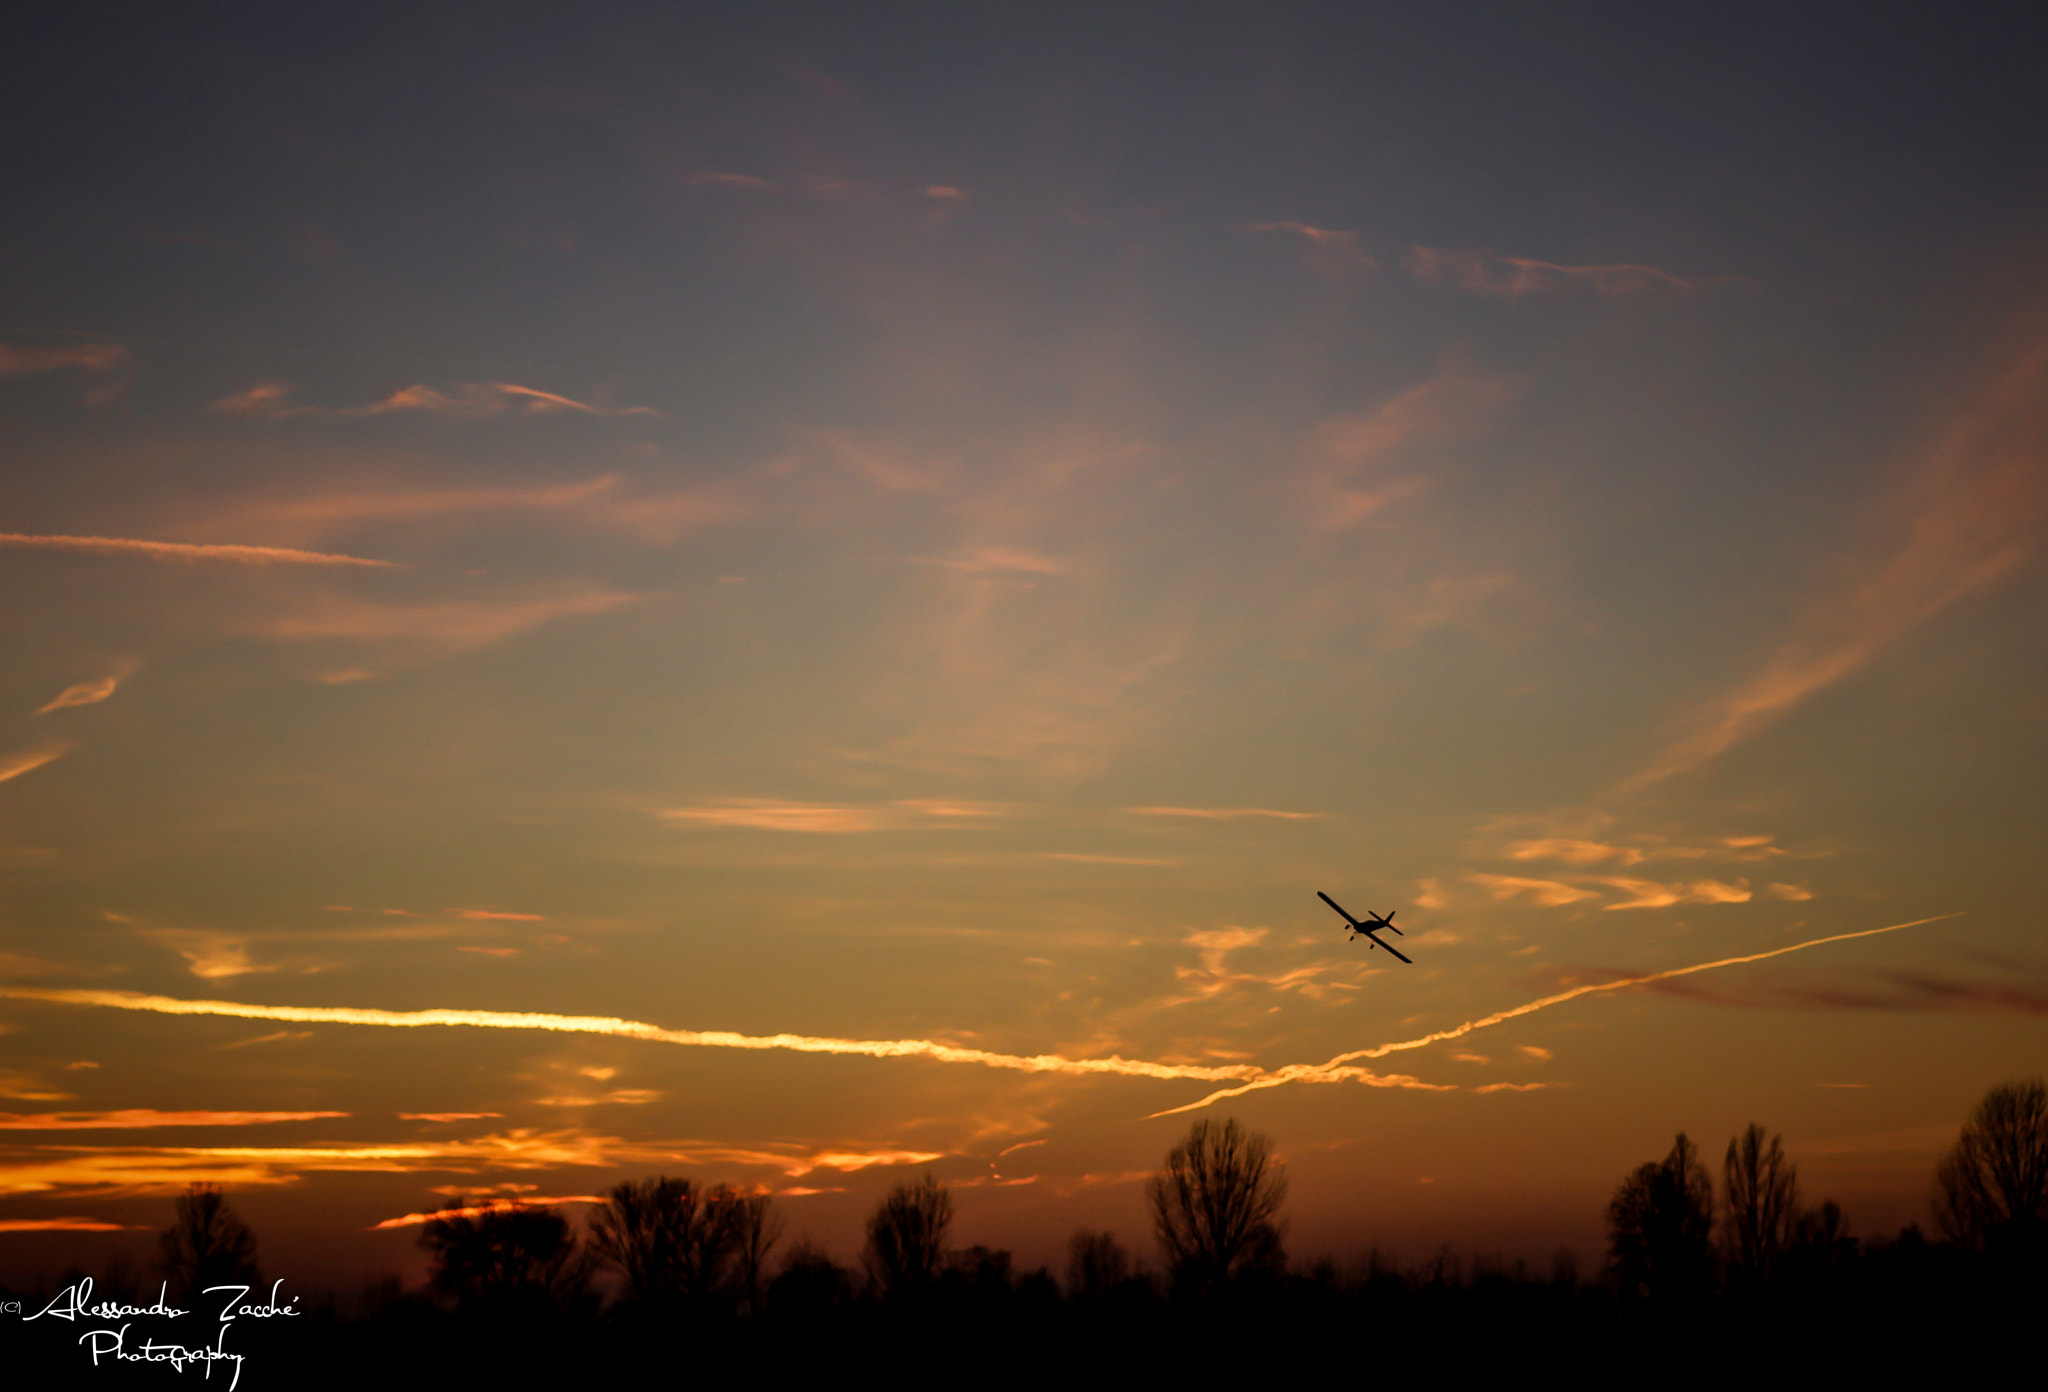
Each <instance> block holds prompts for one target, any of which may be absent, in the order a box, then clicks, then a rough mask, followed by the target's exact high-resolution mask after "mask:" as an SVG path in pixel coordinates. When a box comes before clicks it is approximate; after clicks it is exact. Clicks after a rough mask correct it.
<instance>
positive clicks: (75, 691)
mask: <svg viewBox="0 0 2048 1392" xmlns="http://www.w3.org/2000/svg"><path fill="white" fill-rule="evenodd" d="M141 665H142V664H141V663H140V662H137V661H135V660H134V659H132V658H131V659H128V660H127V661H124V662H121V663H119V664H117V665H116V666H115V667H114V669H113V670H112V671H110V672H108V673H107V675H105V676H103V677H94V678H93V679H92V680H91V681H82V682H73V683H72V684H71V685H69V686H67V687H65V688H64V689H63V690H62V691H60V692H58V693H57V694H56V695H55V696H53V697H51V698H50V699H49V700H48V701H45V702H44V703H43V704H42V705H40V706H38V707H36V710H35V714H37V715H48V714H49V713H50V712H52V711H60V710H70V709H72V708H73V707H74V706H96V705H98V704H99V703H100V702H102V701H104V700H106V699H107V698H108V697H109V696H111V695H113V694H114V690H115V688H117V687H119V686H120V685H121V683H122V682H124V681H126V680H127V679H128V678H129V677H131V676H133V675H135V670H136V669H137V668H138V667H140V666H141Z"/></svg>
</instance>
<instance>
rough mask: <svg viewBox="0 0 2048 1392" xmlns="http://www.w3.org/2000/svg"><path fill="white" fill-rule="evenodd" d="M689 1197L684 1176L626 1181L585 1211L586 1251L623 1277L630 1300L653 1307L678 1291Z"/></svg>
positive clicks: (687, 1230)
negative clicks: (599, 1204) (587, 1214)
mask: <svg viewBox="0 0 2048 1392" xmlns="http://www.w3.org/2000/svg"><path fill="white" fill-rule="evenodd" d="M691 1198H692V1196H691V1192H690V1182H689V1181H688V1180H687V1179H669V1178H667V1177H665V1176H664V1177H658V1178H655V1179H648V1180H643V1181H641V1182H640V1183H638V1184H635V1183H633V1182H632V1181H630V1180H628V1181H626V1182H624V1183H621V1184H615V1185H613V1186H612V1189H611V1192H610V1194H609V1195H607V1196H606V1198H605V1202H604V1206H603V1207H602V1208H599V1209H597V1210H596V1211H594V1212H593V1213H592V1214H591V1215H590V1250H591V1253H592V1255H594V1256H595V1257H596V1258H597V1260H598V1261H600V1262H602V1263H603V1264H604V1265H605V1266H608V1267H610V1268H611V1269H612V1270H614V1271H617V1272H618V1273H619V1274H620V1275H621V1276H623V1277H624V1278H625V1283H626V1287H625V1297H626V1300H627V1301H628V1302H629V1303H632V1304H636V1305H641V1306H649V1305H657V1304H661V1303H663V1302H665V1301H668V1300H672V1299H675V1298H676V1297H677V1296H678V1294H679V1293H680V1291H681V1289H682V1284H683V1275H682V1264H683V1247H684V1245H685V1244H686V1243H687V1242H688V1241H689V1217H690V1210H691V1209H692V1208H693V1207H694V1204H692V1202H691Z"/></svg>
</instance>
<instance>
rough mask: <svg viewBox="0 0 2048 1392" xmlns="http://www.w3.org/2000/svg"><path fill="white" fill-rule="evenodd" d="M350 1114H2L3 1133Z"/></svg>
mask: <svg viewBox="0 0 2048 1392" xmlns="http://www.w3.org/2000/svg"><path fill="white" fill-rule="evenodd" d="M347 1115H348V1113H347V1112H159V1111H155V1110H153V1109H151V1108H147V1107H140V1108H133V1109H130V1110H128V1111H122V1112H0V1131H140V1130H146V1129H150V1128H153V1127H159V1126H263V1125H267V1124H269V1123H272V1122H279V1121H318V1120H322V1119H324V1118H328V1117H345V1116H347Z"/></svg>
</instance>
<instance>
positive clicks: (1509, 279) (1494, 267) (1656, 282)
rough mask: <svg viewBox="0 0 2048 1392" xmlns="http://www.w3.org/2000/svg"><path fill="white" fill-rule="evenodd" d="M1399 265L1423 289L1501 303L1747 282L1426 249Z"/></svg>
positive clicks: (1687, 290)
mask: <svg viewBox="0 0 2048 1392" xmlns="http://www.w3.org/2000/svg"><path fill="white" fill-rule="evenodd" d="M1401 264H1402V265H1403V266H1405V267H1406V268H1407V270H1408V272H1409V273H1410V274H1411V275H1413V276H1414V277H1415V278H1416V279H1417V280H1419V281H1421V282H1422V283H1423V284H1424V285H1444V286H1449V287H1451V288H1452V289H1456V290H1462V291H1464V292H1465V293H1467V294H1470V295H1488V296H1493V297H1495V298H1498V299H1505V300H1520V299H1525V298H1527V297H1528V296H1531V295H1554V294H1558V293H1560V292H1563V291H1567V290H1573V289H1583V290H1588V291H1591V292H1592V293H1594V294H1596V295H1605V296H1620V295H1691V294H1696V293H1698V292H1699V291H1701V290H1704V289H1707V288H1709V287H1711V286H1716V285H1743V284H1748V283H1749V282H1748V281H1747V280H1746V279H1745V278H1744V277H1742V276H1710V277H1697V276H1682V275H1674V274H1672V273H1671V272H1670V271H1660V270H1658V269H1657V268H1656V267H1655V266H1637V265H1630V264H1626V263H1616V264H1610V265H1599V266H1560V265H1558V264H1557V263H1555V262H1552V261H1537V260H1533V259H1531V258H1529V257H1525V256H1501V255H1498V254H1496V253H1494V252H1490V251H1476V250H1451V249H1448V248H1444V247H1426V246H1412V247H1410V248H1408V250H1407V252H1406V253H1405V254H1404V255H1403V256H1402V258H1401Z"/></svg>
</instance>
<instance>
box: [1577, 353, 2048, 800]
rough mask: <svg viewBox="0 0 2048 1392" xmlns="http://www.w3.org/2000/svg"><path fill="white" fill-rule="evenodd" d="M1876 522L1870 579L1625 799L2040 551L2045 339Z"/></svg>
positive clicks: (1836, 602)
mask: <svg viewBox="0 0 2048 1392" xmlns="http://www.w3.org/2000/svg"><path fill="white" fill-rule="evenodd" d="M1880 513H1881V519H1880V520H1881V524H1882V528H1883V531H1884V532H1885V534H1886V542H1885V545H1884V546H1883V548H1882V554H1881V555H1880V556H1879V557H1878V558H1877V559H1876V560H1875V561H1874V562H1871V563H1866V564H1865V565H1864V566H1863V567H1862V572H1863V573H1862V575H1861V577H1860V578H1858V579H1855V580H1854V581H1852V582H1851V583H1848V584H1845V585H1842V586H1839V587H1837V588H1833V589H1830V590H1828V591H1826V592H1825V593H1823V594H1821V595H1820V596H1819V597H1818V598H1816V599H1815V600H1814V601H1813V602H1812V603H1811V604H1809V605H1808V606H1807V609H1806V613H1805V615H1804V616H1803V618H1802V620H1801V621H1800V623H1799V624H1798V625H1797V627H1796V628H1795V630H1794V632H1793V634H1792V636H1791V637H1789V638H1788V639H1786V640H1785V641H1784V642H1783V643H1782V644H1781V645H1780V646H1779V648H1778V650H1777V651H1776V652H1775V653H1773V654H1772V655H1771V656H1770V657H1769V658H1768V659H1767V660H1766V661H1765V662H1764V664H1763V666H1762V667H1761V668H1760V669H1758V670H1757V672H1756V673H1755V675H1753V676H1751V677H1750V678H1749V679H1747V680H1746V681H1744V682H1742V683H1741V684H1739V685H1737V686H1735V687H1733V688H1732V689H1730V690H1728V691H1726V692H1724V693H1723V694H1721V695H1720V696H1718V697H1716V698H1714V699H1713V700H1711V701H1709V702H1707V703H1706V704H1705V705H1704V706H1703V707H1702V708H1701V709H1699V710H1698V711H1696V712H1694V714H1693V715H1692V717H1691V718H1690V719H1689V720H1688V721H1687V722H1686V724H1687V725H1688V726H1689V728H1685V729H1683V730H1682V732H1681V733H1680V734H1679V735H1678V736H1677V737H1676V738H1675V739H1673V740H1672V741H1671V742H1670V743H1668V744H1667V745H1666V746H1665V747H1664V748H1663V749H1662V750H1660V751H1658V753H1657V754H1656V755H1655V756H1654V757H1653V758H1652V759H1651V760H1650V761H1649V762H1648V764H1646V765H1645V766H1644V767H1643V768H1642V769H1641V770H1640V771H1639V772H1638V773H1636V774H1635V775H1634V776H1633V777H1631V778H1629V779H1628V780H1626V781H1625V782H1624V783H1622V784H1621V785H1620V787H1618V788H1617V789H1616V790H1615V792H1616V793H1617V795H1627V794H1631V793H1636V792H1640V791H1641V790H1643V789H1644V788H1647V787H1649V786H1651V785H1652V784H1655V783H1659V782H1662V781H1664V780H1665V779H1668V778H1671V777H1674V776H1676V775H1678V774H1683V773H1688V772H1691V771H1692V770H1694V769H1697V768H1699V767H1700V766H1702V765H1703V764H1706V763H1707V762H1709V761H1710V760H1712V759H1714V758H1716V757H1718V756H1719V755H1721V754H1723V753H1725V752H1726V751H1727V750H1729V749H1731V748H1733V747H1734V746H1736V745H1737V744H1740V743H1742V742H1743V741H1745V740H1748V739H1750V738H1752V737H1754V736H1755V735H1757V734H1759V733H1760V732H1762V731H1763V730H1764V729H1766V728H1767V727H1769V726H1770V725H1771V724H1773V723H1774V722H1776V721H1777V720H1778V719H1780V718H1781V717H1783V716H1784V715H1786V714H1787V713H1788V712H1790V711H1791V710H1793V709H1794V708H1795V707H1797V706H1798V705H1799V704H1800V703H1802V702H1803V701H1805V700H1806V699H1807V698H1808V697H1810V696H1812V695H1813V694H1814V693H1815V692H1818V691H1820V690H1822V689H1824V688H1826V687H1828V686H1831V685H1833V684H1834V683H1835V682H1838V681H1840V680H1842V679H1843V678H1845V677H1847V676H1849V675H1850V674H1851V673H1853V672H1856V671H1857V670H1859V669H1860V668H1862V667H1863V666H1864V665H1865V664H1866V663H1868V662H1869V661H1870V660H1871V659H1872V658H1874V657H1876V656H1877V655H1878V654H1879V653H1881V652H1883V651H1884V650H1885V649H1886V648H1888V647H1890V646H1891V645H1892V644H1893V643H1895V642H1897V641H1898V640H1899V639H1901V638H1903V637H1905V636H1906V634H1908V633H1910V632H1911V631H1912V630H1913V629H1915V628H1917V627H1919V625H1920V624H1922V623H1924V622H1926V621H1927V620H1928V619H1930V618H1932V617H1933V616H1934V615H1936V614H1938V613H1940V612H1941V611H1942V610H1944V609H1946V608H1948V607H1949V606H1950V605H1952V604H1954V603H1955V602H1956V601H1957V600H1959V599H1962V598H1963V597H1964V596H1966V595H1969V594H1972V593H1974V592H1976V591H1978V590H1981V589H1984V588H1986V587H1988V586H1991V585H1993V584H1996V583H1997V582H1999V581H2000V580H2003V579H2004V578H2005V577H2007V576H2008V575H2010V574H2012V572H2013V571H2014V570H2016V569H2017V568H2018V567H2019V566H2020V565H2021V564H2022V563H2023V562H2024V561H2025V560H2026V559H2027V558H2028V556H2030V555H2032V554H2033V553H2034V552H2035V551H2036V550H2037V549H2038V548H2039V546H2040V544H2041V540H2042V534H2043V530H2044V524H2048V339H2039V340H2035V341H2033V342H2031V343H2029V344H2027V345H2026V346H2024V347H2023V348H2022V349H2021V350H2020V351H2018V352H2017V353H2015V354H2013V355H2012V358H2011V360H2010V361H2009V362H2007V363H2006V364H2005V365H2004V366H2003V368H2002V370H2000V371H1997V372H1996V373H1994V374H1993V375H1992V377H1991V380H1990V381H1989V382H1988V383H1987V384H1986V385H1985V386H1984V387H1983V388H1982V389H1981V390H1980V391H1979V392H1978V393H1977V395H1976V397H1975V398H1974V399H1973V400H1972V401H1971V402H1970V403H1969V405H1968V406H1967V407H1965V408H1964V409H1963V410H1962V411H1961V412H1959V413H1958V415H1957V416H1956V417H1955V418H1954V419H1953V420H1952V421H1951V422H1950V423H1949V425H1948V428H1947V430H1946V431H1945V432H1944V434H1943V435H1942V437H1941V438H1940V439H1939V441H1938V442H1937V443H1936V444H1935V446H1934V448H1933V450H1932V451H1931V453H1930V456H1929V458H1928V459H1927V461H1926V463H1925V464H1924V465H1923V466H1922V467H1921V468H1920V469H1919V470H1918V471H1916V472H1915V473H1914V474H1913V475H1912V476H1911V477H1910V478H1909V479H1907V480H1906V482H1905V483H1904V485H1903V486H1901V487H1900V488H1898V489H1897V490H1895V491H1894V493H1893V494H1892V495H1891V496H1890V497H1889V498H1887V499H1886V500H1884V503H1883V505H1882V507H1881V508H1880Z"/></svg>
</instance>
